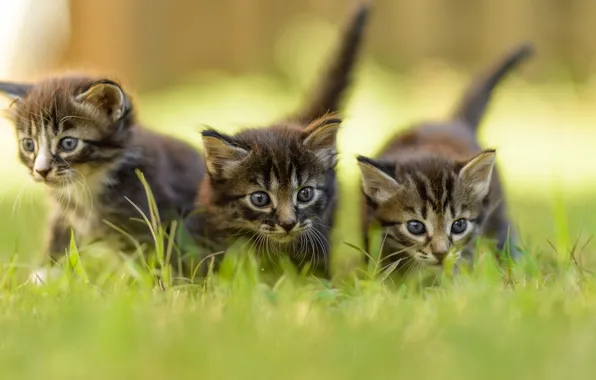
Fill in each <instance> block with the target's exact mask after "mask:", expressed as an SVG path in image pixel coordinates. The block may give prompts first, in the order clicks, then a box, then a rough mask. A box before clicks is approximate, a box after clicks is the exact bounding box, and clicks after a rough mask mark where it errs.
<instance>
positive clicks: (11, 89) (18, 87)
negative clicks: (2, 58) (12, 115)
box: [0, 82, 33, 100]
mask: <svg viewBox="0 0 596 380" xmlns="http://www.w3.org/2000/svg"><path fill="white" fill-rule="evenodd" d="M32 88H33V85H32V84H26V83H12V82H0V93H2V94H3V95H4V96H6V97H8V98H9V99H11V100H20V99H23V98H24V97H25V96H26V95H27V94H28V93H29V91H31V89H32Z"/></svg>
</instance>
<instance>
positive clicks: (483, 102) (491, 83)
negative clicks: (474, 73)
mask: <svg viewBox="0 0 596 380" xmlns="http://www.w3.org/2000/svg"><path fill="white" fill-rule="evenodd" d="M533 52H534V49H533V47H532V45H531V44H529V43H526V44H523V45H521V46H518V47H516V48H515V49H514V50H513V51H511V52H510V53H509V54H507V55H506V56H505V57H504V58H503V59H502V60H500V61H499V62H498V63H497V64H496V65H495V66H493V67H492V68H491V69H490V70H489V71H488V72H487V73H486V74H484V75H482V76H480V77H479V78H478V79H476V80H475V81H474V82H473V83H472V85H471V86H470V87H469V88H468V89H467V91H466V93H465V94H464V97H463V98H462V100H461V102H460V104H459V105H458V107H457V108H456V109H455V112H454V113H453V119H455V120H460V121H463V122H465V123H467V124H468V125H470V127H471V128H472V129H474V130H477V129H478V126H479V125H480V121H481V120H482V117H483V116H484V113H485V111H486V107H487V105H488V102H489V101H490V97H491V95H492V92H493V90H494V89H495V87H496V86H497V85H498V84H499V83H500V82H501V80H502V79H503V78H504V77H505V76H506V75H507V74H508V73H509V72H510V71H511V70H512V69H513V68H515V67H516V66H517V65H518V64H519V63H520V62H522V61H523V60H525V59H526V58H528V57H530V56H531V55H532V53H533Z"/></svg>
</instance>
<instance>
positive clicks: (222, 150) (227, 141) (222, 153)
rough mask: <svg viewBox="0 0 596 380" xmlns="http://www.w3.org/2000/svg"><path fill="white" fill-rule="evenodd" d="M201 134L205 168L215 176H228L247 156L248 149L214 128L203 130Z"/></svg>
mask: <svg viewBox="0 0 596 380" xmlns="http://www.w3.org/2000/svg"><path fill="white" fill-rule="evenodd" d="M202 136H203V146H204V153H205V163H206V165H207V170H208V171H209V173H210V174H211V175H212V176H214V177H216V178H229V175H230V173H231V172H232V171H233V170H234V169H236V168H237V167H238V165H240V163H241V162H242V161H243V160H244V159H245V158H246V157H247V156H248V153H249V151H248V150H246V149H244V148H241V147H239V146H238V145H236V144H235V143H234V142H233V140H232V139H231V138H230V137H229V136H225V135H222V134H220V133H218V132H216V131H214V130H207V131H204V132H203V133H202Z"/></svg>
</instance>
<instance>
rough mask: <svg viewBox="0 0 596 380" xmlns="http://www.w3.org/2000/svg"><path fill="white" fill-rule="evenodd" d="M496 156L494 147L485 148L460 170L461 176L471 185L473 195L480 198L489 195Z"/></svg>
mask: <svg viewBox="0 0 596 380" xmlns="http://www.w3.org/2000/svg"><path fill="white" fill-rule="evenodd" d="M495 158H496V153H495V150H494V149H489V150H485V151H483V152H480V153H479V154H478V155H476V156H475V157H473V158H472V159H471V160H469V161H468V162H467V163H466V164H465V165H464V167H463V168H461V170H460V171H459V178H460V179H461V180H462V181H463V182H464V184H466V185H467V186H470V187H471V189H472V192H473V195H474V196H476V197H478V198H484V197H486V196H487V195H488V192H489V190H490V183H491V179H492V174H493V168H494V166H495Z"/></svg>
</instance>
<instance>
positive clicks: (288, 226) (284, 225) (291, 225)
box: [279, 220, 297, 233]
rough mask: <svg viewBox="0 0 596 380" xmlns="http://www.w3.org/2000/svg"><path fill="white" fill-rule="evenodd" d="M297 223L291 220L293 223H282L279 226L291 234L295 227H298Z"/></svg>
mask: <svg viewBox="0 0 596 380" xmlns="http://www.w3.org/2000/svg"><path fill="white" fill-rule="evenodd" d="M296 224H297V223H296V221H295V220H291V221H287V222H280V223H279V226H280V227H281V228H283V229H284V230H285V231H286V232H287V233H290V232H291V231H292V230H293V229H294V227H296Z"/></svg>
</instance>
